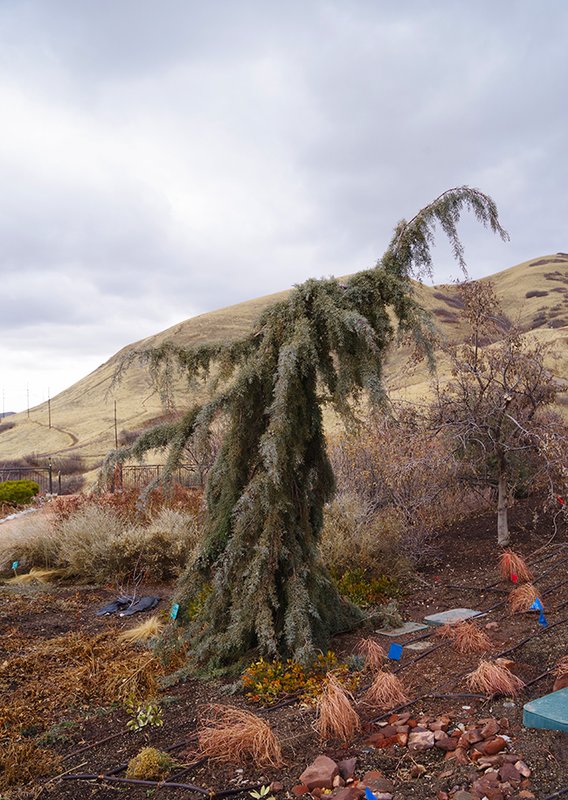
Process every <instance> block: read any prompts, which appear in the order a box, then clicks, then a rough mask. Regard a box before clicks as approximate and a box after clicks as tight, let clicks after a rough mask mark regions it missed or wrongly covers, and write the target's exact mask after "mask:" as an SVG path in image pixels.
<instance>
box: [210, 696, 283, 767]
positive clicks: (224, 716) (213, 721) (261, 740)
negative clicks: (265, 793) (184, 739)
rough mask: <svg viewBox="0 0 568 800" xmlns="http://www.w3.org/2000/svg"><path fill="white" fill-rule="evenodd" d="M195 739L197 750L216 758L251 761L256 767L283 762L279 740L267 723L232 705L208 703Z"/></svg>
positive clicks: (238, 762) (231, 760) (238, 761)
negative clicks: (197, 745) (197, 744)
mask: <svg viewBox="0 0 568 800" xmlns="http://www.w3.org/2000/svg"><path fill="white" fill-rule="evenodd" d="M197 740H198V743H199V750H200V752H201V753H202V754H203V755H204V756H207V757H208V758H211V759H214V760H217V761H224V762H227V763H229V764H242V762H243V761H250V762H252V763H253V764H255V766H258V767H280V766H282V765H283V763H284V762H283V760H282V748H281V746H280V742H279V740H278V738H277V737H276V735H275V734H274V732H273V731H272V729H271V728H270V726H269V725H267V724H266V722H265V721H264V720H262V719H260V717H257V716H256V715H255V714H251V712H250V711H244V710H242V709H240V708H235V706H222V705H217V704H212V705H210V706H208V707H207V709H206V713H205V718H204V720H203V723H202V727H201V728H200V730H199V731H198V734H197Z"/></svg>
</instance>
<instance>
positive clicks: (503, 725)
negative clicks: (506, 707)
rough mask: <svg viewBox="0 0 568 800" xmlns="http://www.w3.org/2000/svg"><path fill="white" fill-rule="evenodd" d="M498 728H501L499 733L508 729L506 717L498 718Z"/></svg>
mask: <svg viewBox="0 0 568 800" xmlns="http://www.w3.org/2000/svg"><path fill="white" fill-rule="evenodd" d="M499 728H500V729H501V730H500V733H504V732H505V731H508V730H509V720H508V719H507V717H501V719H500V720H499Z"/></svg>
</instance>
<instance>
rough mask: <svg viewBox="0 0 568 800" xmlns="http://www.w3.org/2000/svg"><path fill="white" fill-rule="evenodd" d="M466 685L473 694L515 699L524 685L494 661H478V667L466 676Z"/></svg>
mask: <svg viewBox="0 0 568 800" xmlns="http://www.w3.org/2000/svg"><path fill="white" fill-rule="evenodd" d="M467 684H468V686H469V688H470V689H472V690H473V691H474V692H481V694H487V695H495V694H503V695H507V696H508V697H515V696H516V695H517V694H519V692H520V691H521V690H522V689H523V687H524V685H525V684H524V683H523V681H522V680H521V679H520V678H517V676H516V675H513V674H512V673H511V672H509V670H508V669H506V668H505V667H504V666H501V665H499V664H496V663H495V662H494V661H483V660H482V661H480V662H479V666H478V668H477V669H476V670H474V671H473V672H470V673H469V675H467Z"/></svg>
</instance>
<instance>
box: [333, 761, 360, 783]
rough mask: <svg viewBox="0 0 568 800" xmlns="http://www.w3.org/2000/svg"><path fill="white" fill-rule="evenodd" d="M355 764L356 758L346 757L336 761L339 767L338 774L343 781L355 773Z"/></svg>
mask: <svg viewBox="0 0 568 800" xmlns="http://www.w3.org/2000/svg"><path fill="white" fill-rule="evenodd" d="M356 766H357V759H356V758H346V759H344V760H343V761H338V762H337V768H338V769H339V774H340V775H341V777H342V778H343V780H344V781H346V780H348V779H349V778H352V777H353V776H354V775H355V767H356Z"/></svg>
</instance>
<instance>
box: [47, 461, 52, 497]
mask: <svg viewBox="0 0 568 800" xmlns="http://www.w3.org/2000/svg"><path fill="white" fill-rule="evenodd" d="M47 469H48V474H49V494H53V467H52V466H51V459H50V460H49V463H48V465H47Z"/></svg>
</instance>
